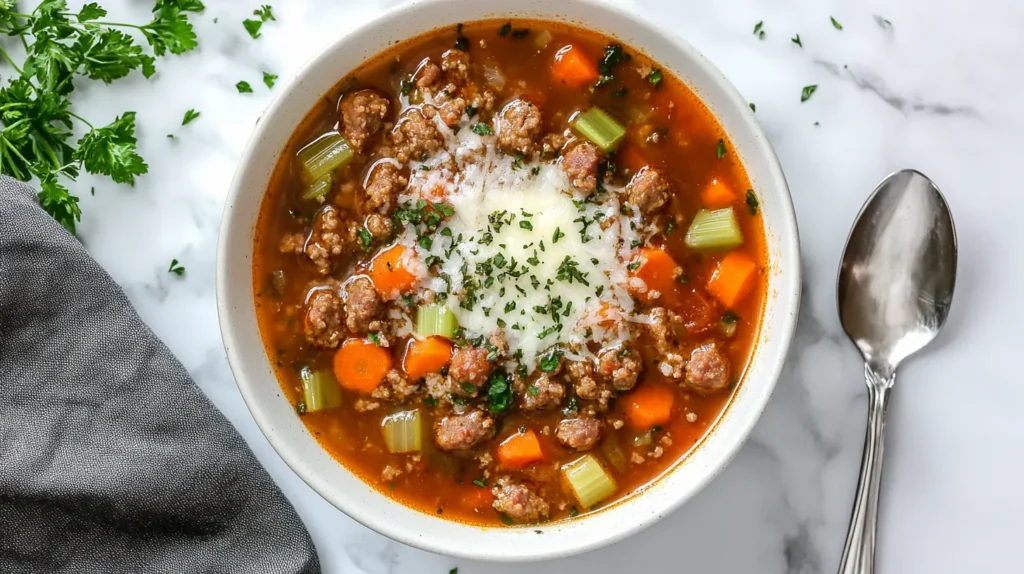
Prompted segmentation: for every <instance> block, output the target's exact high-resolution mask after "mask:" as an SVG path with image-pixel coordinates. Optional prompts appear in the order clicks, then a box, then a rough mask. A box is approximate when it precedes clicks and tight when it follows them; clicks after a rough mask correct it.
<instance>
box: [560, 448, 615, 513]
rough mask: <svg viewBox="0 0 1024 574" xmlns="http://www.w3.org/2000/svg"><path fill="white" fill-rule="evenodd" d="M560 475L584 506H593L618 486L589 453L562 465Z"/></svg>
mask: <svg viewBox="0 0 1024 574" xmlns="http://www.w3.org/2000/svg"><path fill="white" fill-rule="evenodd" d="M562 476H563V477H565V481H566V482H567V483H568V484H569V488H571V489H572V493H573V494H574V495H575V496H576V500H579V501H580V504H581V505H583V507H584V508H591V507H593V506H594V505H595V504H597V503H599V502H601V501H602V500H604V499H606V498H608V497H609V496H611V495H612V494H613V493H614V492H615V489H616V488H618V486H617V485H616V484H615V480H614V479H613V478H612V477H610V476H608V473H607V472H605V470H604V467H603V466H601V463H600V462H598V461H597V459H596V458H594V457H593V456H591V455H589V454H585V455H583V456H582V457H580V458H578V459H576V461H574V462H570V463H569V464H567V465H565V466H563V467H562Z"/></svg>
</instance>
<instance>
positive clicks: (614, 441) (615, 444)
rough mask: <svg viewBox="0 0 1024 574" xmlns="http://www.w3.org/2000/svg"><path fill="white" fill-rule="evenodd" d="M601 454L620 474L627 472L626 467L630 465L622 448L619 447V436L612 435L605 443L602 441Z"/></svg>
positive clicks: (606, 438)
mask: <svg viewBox="0 0 1024 574" xmlns="http://www.w3.org/2000/svg"><path fill="white" fill-rule="evenodd" d="M601 454H603V455H604V458H605V460H607V461H608V464H610V465H612V468H614V469H615V470H617V471H619V472H625V471H626V467H627V465H628V463H627V461H626V453H624V452H622V447H621V446H619V435H618V434H616V433H610V434H609V435H608V436H607V437H605V439H604V440H603V441H601Z"/></svg>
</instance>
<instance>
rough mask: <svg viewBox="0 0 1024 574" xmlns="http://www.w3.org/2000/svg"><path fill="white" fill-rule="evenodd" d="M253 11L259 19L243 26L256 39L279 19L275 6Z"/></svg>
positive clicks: (248, 21) (266, 6) (249, 21)
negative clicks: (267, 26) (262, 28)
mask: <svg viewBox="0 0 1024 574" xmlns="http://www.w3.org/2000/svg"><path fill="white" fill-rule="evenodd" d="M87 7H88V6H87ZM252 13H253V15H254V16H257V17H258V18H259V20H257V19H255V18H250V19H246V20H243V21H242V26H243V27H244V28H245V31H246V32H248V33H249V35H250V36H252V37H253V39H254V40H255V39H256V38H259V37H260V28H261V27H262V26H263V23H264V22H267V21H269V20H277V18H274V11H273V8H271V7H270V6H268V5H266V4H264V5H263V6H260V7H259V8H257V9H256V10H253V11H252Z"/></svg>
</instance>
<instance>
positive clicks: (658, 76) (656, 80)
mask: <svg viewBox="0 0 1024 574" xmlns="http://www.w3.org/2000/svg"><path fill="white" fill-rule="evenodd" d="M663 77H664V76H663V74H662V72H661V70H660V69H658V68H654V69H652V70H651V73H650V74H647V81H648V82H650V83H651V85H652V86H654V87H655V88H657V87H658V86H660V85H661V80H662V79H663Z"/></svg>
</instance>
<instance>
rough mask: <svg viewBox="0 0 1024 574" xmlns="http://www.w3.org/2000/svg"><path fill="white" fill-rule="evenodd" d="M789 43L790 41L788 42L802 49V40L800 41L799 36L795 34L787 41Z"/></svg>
mask: <svg viewBox="0 0 1024 574" xmlns="http://www.w3.org/2000/svg"><path fill="white" fill-rule="evenodd" d="M789 41H790V42H793V43H794V44H796V45H797V46H800V47H801V48H803V47H804V43H803V41H802V40H801V39H800V34H797V35H796V36H793V37H792V38H790V39H789Z"/></svg>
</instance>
